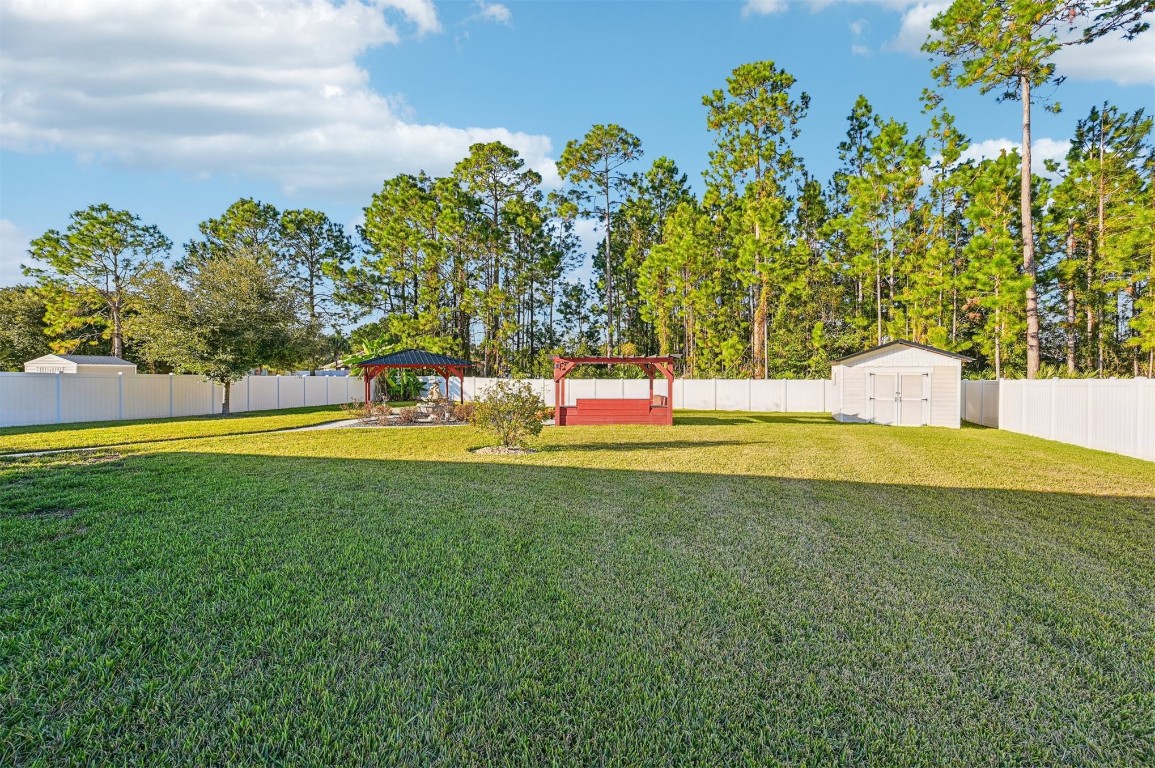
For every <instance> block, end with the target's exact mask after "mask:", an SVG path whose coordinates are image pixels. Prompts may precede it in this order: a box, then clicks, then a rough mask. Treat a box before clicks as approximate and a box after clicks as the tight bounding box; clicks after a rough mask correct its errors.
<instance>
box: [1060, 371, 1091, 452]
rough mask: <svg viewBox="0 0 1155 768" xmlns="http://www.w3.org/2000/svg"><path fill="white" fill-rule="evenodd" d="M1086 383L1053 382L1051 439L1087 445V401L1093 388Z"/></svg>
mask: <svg viewBox="0 0 1155 768" xmlns="http://www.w3.org/2000/svg"><path fill="white" fill-rule="evenodd" d="M1087 384H1088V382H1085V381H1069V380H1064V381H1052V382H1051V398H1052V399H1053V405H1052V407H1051V419H1052V421H1051V429H1050V439H1052V440H1058V441H1060V442H1063V443H1071V444H1072V445H1086V442H1087V401H1088V398H1089V396H1090V395H1091V388H1090V387H1089V386H1087Z"/></svg>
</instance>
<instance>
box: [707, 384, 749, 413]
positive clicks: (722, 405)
mask: <svg viewBox="0 0 1155 768" xmlns="http://www.w3.org/2000/svg"><path fill="white" fill-rule="evenodd" d="M714 409H715V410H718V411H748V410H750V380H749V379H733V380H727V379H715V381H714Z"/></svg>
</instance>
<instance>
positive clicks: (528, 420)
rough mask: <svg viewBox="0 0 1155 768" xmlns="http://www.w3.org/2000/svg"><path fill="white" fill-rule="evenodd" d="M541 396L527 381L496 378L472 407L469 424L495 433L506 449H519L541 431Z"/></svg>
mask: <svg viewBox="0 0 1155 768" xmlns="http://www.w3.org/2000/svg"><path fill="white" fill-rule="evenodd" d="M544 407H545V403H543V402H542V399H541V397H539V396H538V395H537V393H536V392H534V391H533V387H532V386H531V385H530V383H529V382H528V381H509V380H499V381H496V382H494V384H493V385H492V386H491V387H489V389H487V390H486V391H485V394H484V395H483V396H482V397H481V398H480V399H479V400H477V402H476V404H475V406H474V409H473V423H474V424H475V425H476V426H478V427H481V428H482V429H487V430H489V431H490V432H493V433H494V434H496V435H497V437H498V439H500V440H501V445H502V446H503V447H506V448H520V447H523V446H524V445H525V441H526V440H528V439H529V438H530V437H536V436H538V435H540V434H541V428H542V422H541V409H542V408H544Z"/></svg>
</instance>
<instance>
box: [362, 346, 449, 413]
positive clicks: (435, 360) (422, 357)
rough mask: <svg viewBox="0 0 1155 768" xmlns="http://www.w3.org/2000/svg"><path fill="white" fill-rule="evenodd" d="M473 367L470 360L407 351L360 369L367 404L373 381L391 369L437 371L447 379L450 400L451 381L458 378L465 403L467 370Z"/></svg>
mask: <svg viewBox="0 0 1155 768" xmlns="http://www.w3.org/2000/svg"><path fill="white" fill-rule="evenodd" d="M470 365H472V363H471V362H469V361H468V360H460V359H458V358H456V357H449V356H447V355H438V354H434V353H433V352H425V351H423V350H420V349H406V350H402V351H401V352H393V353H392V354H388V355H382V356H381V357H374V358H372V359H369V360H364V361H362V362H361V363H360V364H359V365H358V367H359V368H360V369H361V371H362V375H363V376H364V377H365V402H366V403H368V402H369V387H370V385H371V384H372V382H373V379H375V378H377V376H379V375H380V374H381V373H383V372H384V371H387V370H389V369H391V368H409V369H422V370H432V371H436V372H437V375H438V376H441V377H442V378H443V379H445V397H446V399H448V398H449V379H450V378H451V377H453V378H456V379H457V380H458V381H459V382H461V402H463V403H464V402H465V369H466V368H468V367H469V366H470Z"/></svg>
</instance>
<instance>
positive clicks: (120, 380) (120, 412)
mask: <svg viewBox="0 0 1155 768" xmlns="http://www.w3.org/2000/svg"><path fill="white" fill-rule="evenodd" d="M116 420H117V421H124V371H117V372H116Z"/></svg>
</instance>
